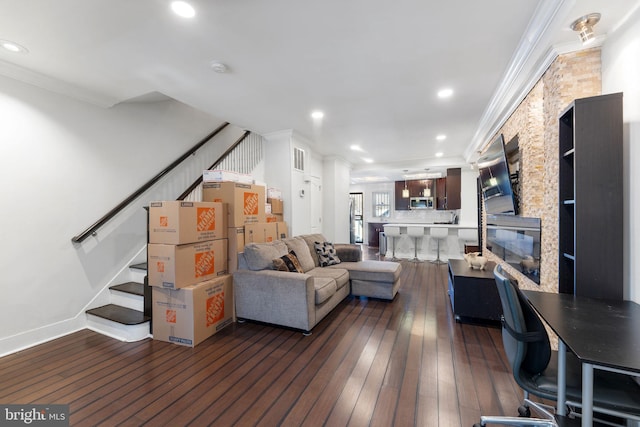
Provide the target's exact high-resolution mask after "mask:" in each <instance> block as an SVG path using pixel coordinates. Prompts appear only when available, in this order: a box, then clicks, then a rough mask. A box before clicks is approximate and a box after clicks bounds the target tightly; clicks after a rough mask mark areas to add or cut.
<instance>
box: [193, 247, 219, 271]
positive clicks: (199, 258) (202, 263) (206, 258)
mask: <svg viewBox="0 0 640 427" xmlns="http://www.w3.org/2000/svg"><path fill="white" fill-rule="evenodd" d="M195 261H196V262H195V268H196V270H195V271H196V277H202V276H207V275H210V274H214V273H215V256H214V254H213V251H207V252H200V253H196V254H195Z"/></svg>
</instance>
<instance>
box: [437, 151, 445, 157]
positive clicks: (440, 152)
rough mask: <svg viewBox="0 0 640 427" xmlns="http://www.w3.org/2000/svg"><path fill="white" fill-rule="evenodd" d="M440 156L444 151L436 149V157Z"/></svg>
mask: <svg viewBox="0 0 640 427" xmlns="http://www.w3.org/2000/svg"><path fill="white" fill-rule="evenodd" d="M442 156H444V153H443V152H442V151H438V152H437V153H436V157H442Z"/></svg>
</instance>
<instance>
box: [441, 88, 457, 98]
mask: <svg viewBox="0 0 640 427" xmlns="http://www.w3.org/2000/svg"><path fill="white" fill-rule="evenodd" d="M452 95H453V89H451V88H445V89H440V90H439V91H438V98H449V97H451V96H452Z"/></svg>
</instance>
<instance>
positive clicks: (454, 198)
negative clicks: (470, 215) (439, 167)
mask: <svg viewBox="0 0 640 427" xmlns="http://www.w3.org/2000/svg"><path fill="white" fill-rule="evenodd" d="M461 186H462V169H460V168H450V169H447V189H446V191H447V203H446V206H447V209H460V208H462V202H461V200H460V187H461Z"/></svg>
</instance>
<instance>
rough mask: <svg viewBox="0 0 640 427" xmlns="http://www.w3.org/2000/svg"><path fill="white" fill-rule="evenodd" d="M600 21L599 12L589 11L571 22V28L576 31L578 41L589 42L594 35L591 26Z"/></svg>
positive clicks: (584, 43)
mask: <svg viewBox="0 0 640 427" xmlns="http://www.w3.org/2000/svg"><path fill="white" fill-rule="evenodd" d="M599 21H600V14H599V13H590V14H588V15H584V16H581V17H580V18H578V19H576V20H575V21H573V22H572V23H571V29H572V30H573V31H576V32H578V36H579V37H580V41H581V42H582V44H583V45H586V44H589V43H591V42H592V41H593V40H594V39H595V36H594V35H593V27H594V26H595V25H596V24H597V23H598V22H599Z"/></svg>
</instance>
